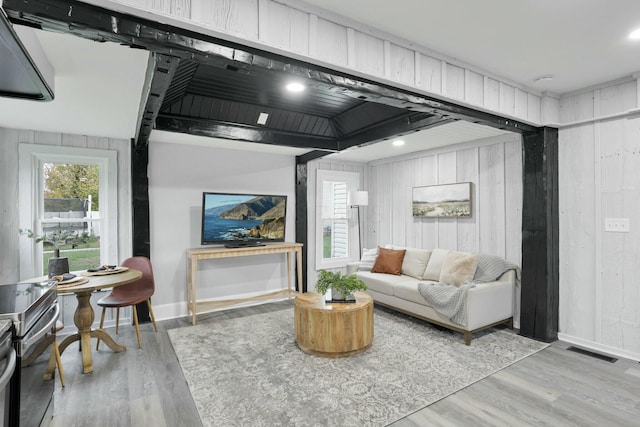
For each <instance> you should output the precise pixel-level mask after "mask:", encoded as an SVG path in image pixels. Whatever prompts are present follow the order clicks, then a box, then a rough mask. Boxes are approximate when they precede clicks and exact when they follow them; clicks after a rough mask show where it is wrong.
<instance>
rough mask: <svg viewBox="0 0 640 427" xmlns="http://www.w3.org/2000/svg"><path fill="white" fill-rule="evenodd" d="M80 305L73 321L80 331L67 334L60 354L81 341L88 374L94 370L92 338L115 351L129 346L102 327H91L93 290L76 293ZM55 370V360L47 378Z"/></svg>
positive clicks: (83, 366) (84, 366) (50, 376)
mask: <svg viewBox="0 0 640 427" xmlns="http://www.w3.org/2000/svg"><path fill="white" fill-rule="evenodd" d="M76 299H77V300H78V307H77V308H76V312H75V313H74V315H73V323H75V325H76V328H78V333H75V334H72V335H69V336H67V337H66V338H65V339H64V340H62V342H61V343H60V345H59V350H60V354H62V353H63V352H64V351H65V349H66V348H67V347H68V346H69V345H70V344H71V343H73V342H75V341H80V347H81V349H82V373H83V374H88V373H90V372H93V360H92V358H91V338H98V339H100V340H102V341H104V343H105V344H106V345H107V346H108V347H109V348H110V349H111V350H113V351H115V352H122V351H125V350H126V349H127V348H126V347H125V346H123V345H120V344H118V343H116V342H115V341H114V340H113V338H111V336H110V335H109V334H107V333H106V332H105V331H104V330H102V329H91V325H93V321H94V320H95V313H94V311H93V307H91V291H88V292H78V293H76ZM54 370H55V360H53V362H52V361H51V360H50V361H49V366H48V367H47V371H46V372H45V379H47V377H48V378H52V377H53V371H54Z"/></svg>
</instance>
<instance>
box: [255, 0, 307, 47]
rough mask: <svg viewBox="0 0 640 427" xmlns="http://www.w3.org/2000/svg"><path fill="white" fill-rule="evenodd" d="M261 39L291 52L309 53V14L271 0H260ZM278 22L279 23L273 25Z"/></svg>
mask: <svg viewBox="0 0 640 427" xmlns="http://www.w3.org/2000/svg"><path fill="white" fill-rule="evenodd" d="M258 7H259V19H260V23H259V30H260V34H259V36H260V40H261V41H263V42H265V43H267V44H270V45H272V46H275V47H278V48H280V49H285V50H289V51H291V52H296V53H300V54H303V55H306V54H308V53H309V14H308V13H305V12H301V11H299V10H296V9H292V8H290V7H286V6H284V5H282V4H280V3H277V2H274V1H271V0H260V1H259V5H258ZM273 22H278V23H279V25H273V24H272V23H273Z"/></svg>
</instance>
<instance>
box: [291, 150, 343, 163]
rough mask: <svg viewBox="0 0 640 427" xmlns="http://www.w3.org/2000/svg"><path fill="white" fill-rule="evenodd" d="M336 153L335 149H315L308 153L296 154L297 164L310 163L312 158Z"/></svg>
mask: <svg viewBox="0 0 640 427" xmlns="http://www.w3.org/2000/svg"><path fill="white" fill-rule="evenodd" d="M332 153H334V151H322V150H313V151H309V152H307V153H304V154H301V155H299V156H296V164H297V165H303V164H305V163H309V162H310V161H311V160H315V159H319V158H321V157H325V156H328V155H329V154H332Z"/></svg>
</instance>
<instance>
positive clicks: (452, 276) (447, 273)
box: [440, 251, 478, 286]
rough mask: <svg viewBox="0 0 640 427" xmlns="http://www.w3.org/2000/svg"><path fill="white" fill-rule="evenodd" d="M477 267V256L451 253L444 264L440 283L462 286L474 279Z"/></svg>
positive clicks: (465, 253)
mask: <svg viewBox="0 0 640 427" xmlns="http://www.w3.org/2000/svg"><path fill="white" fill-rule="evenodd" d="M477 267H478V255H477V254H470V253H467V252H456V251H451V252H449V253H448V254H447V256H446V257H445V259H444V262H443V263H442V271H440V282H441V283H446V284H447V285H453V286H460V285H462V284H463V283H464V282H466V281H469V280H471V279H473V275H474V274H475V272H476V268H477Z"/></svg>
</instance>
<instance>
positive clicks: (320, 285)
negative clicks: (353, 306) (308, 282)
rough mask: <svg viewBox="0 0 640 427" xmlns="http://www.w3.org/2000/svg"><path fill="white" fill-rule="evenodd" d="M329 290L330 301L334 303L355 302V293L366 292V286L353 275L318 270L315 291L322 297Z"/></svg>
mask: <svg viewBox="0 0 640 427" xmlns="http://www.w3.org/2000/svg"><path fill="white" fill-rule="evenodd" d="M329 288H331V299H332V300H334V301H355V297H354V295H353V293H354V292H355V291H366V290H367V285H365V283H364V282H363V281H362V280H360V279H358V278H357V277H356V276H355V275H353V274H348V275H347V274H342V272H340V271H327V270H320V277H319V278H318V281H317V283H316V291H318V292H319V293H321V294H322V295H324V294H326V293H327V290H328V289H329Z"/></svg>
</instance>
